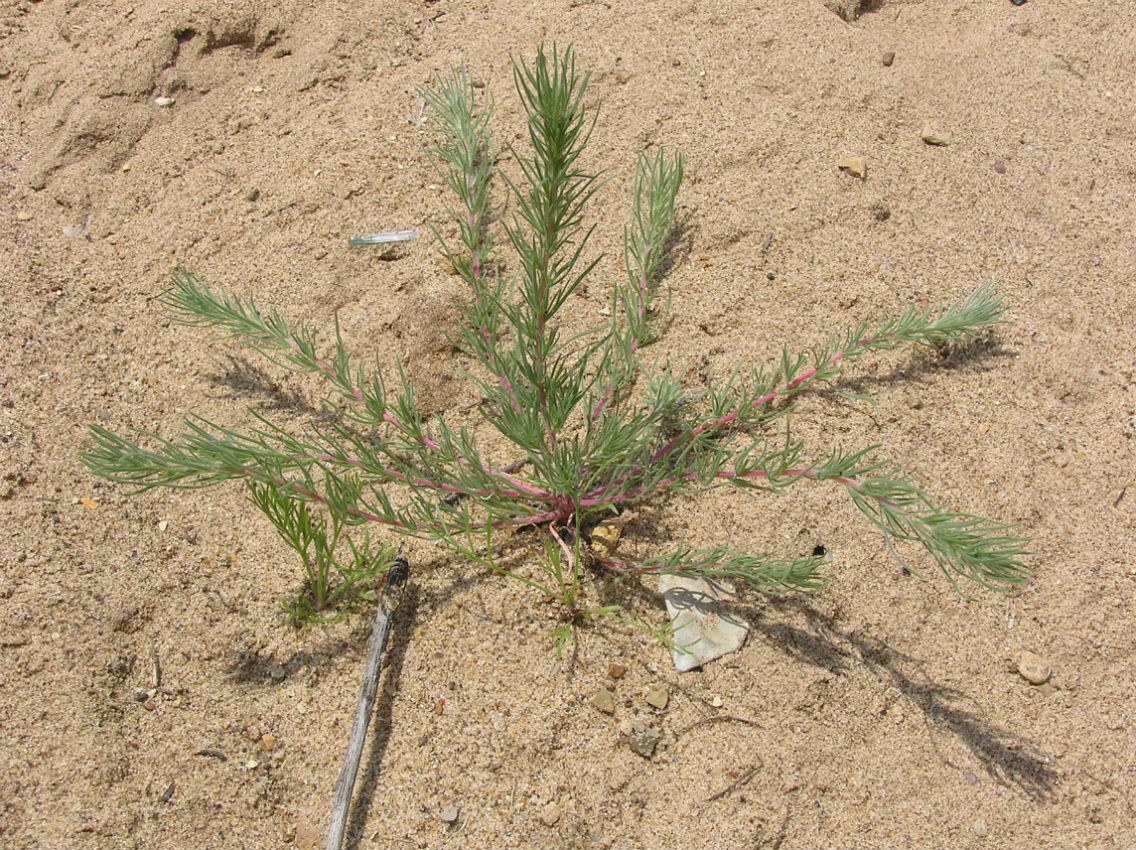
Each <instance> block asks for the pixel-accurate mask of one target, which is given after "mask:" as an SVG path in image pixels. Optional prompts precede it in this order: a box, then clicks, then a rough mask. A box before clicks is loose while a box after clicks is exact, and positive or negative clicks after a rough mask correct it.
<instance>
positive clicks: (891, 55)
mask: <svg viewBox="0 0 1136 850" xmlns="http://www.w3.org/2000/svg"><path fill="white" fill-rule="evenodd" d="M881 61H882V62H883V63H884V67H885V68H890V67H891V63H892V62H894V61H895V51H894V50H889V51H887V52H886V53H885V54H884V55H883V59H882V60H881Z"/></svg>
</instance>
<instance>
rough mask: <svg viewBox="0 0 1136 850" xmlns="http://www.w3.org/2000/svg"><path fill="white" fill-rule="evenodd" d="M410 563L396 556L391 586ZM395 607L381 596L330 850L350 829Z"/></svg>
mask: <svg viewBox="0 0 1136 850" xmlns="http://www.w3.org/2000/svg"><path fill="white" fill-rule="evenodd" d="M408 570H409V565H408V564H407V562H406V558H404V557H403V556H402V555H401V554H400V555H398V556H396V557H395V563H394V565H393V566H392V567H391V568H390V569H389V570H388V571H387V575H386V577H385V581H386V586H387V587H388V588H398V587H401V586H402V584H403V583H404V582H405V581H406V574H407V571H408ZM391 613H392V609H390V608H388V607H387V600H386V596H385V595H383V596H380V597H379V610H378V611H377V612H376V613H375V624H374V625H373V626H372V627H371V645H370V647H369V649H368V650H367V666H366V667H364V668H363V685H362V687H361V688H360V689H359V701H358V702H357V703H356V705H355V722H354V723H353V724H352V726H351V737H350V738H348V739H347V754H346V755H345V756H344V757H343V769H342V770H340V771H339V780H338V781H337V782H336V783H335V800H334V802H332V804H331V826H330V828H329V829H328V833H327V850H339V848H340V846H341V845H342V844H343V833H344V831H345V830H346V828H347V810H348V809H349V808H350V807H351V792H352V791H354V789H355V775H356V774H357V773H358V772H359V760H360V759H361V758H362V757H363V744H364V742H365V741H366V739H367V727H368V726H370V724H371V710H372V709H373V708H374V707H375V693H376V692H377V691H378V687H379V676H380V674H381V673H382V669H383V666H382V665H383V651H384V650H385V649H386V645H387V636H388V635H389V634H390V626H391Z"/></svg>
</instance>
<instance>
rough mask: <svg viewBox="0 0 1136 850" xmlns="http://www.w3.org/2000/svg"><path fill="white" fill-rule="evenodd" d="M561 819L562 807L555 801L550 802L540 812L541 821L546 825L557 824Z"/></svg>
mask: <svg viewBox="0 0 1136 850" xmlns="http://www.w3.org/2000/svg"><path fill="white" fill-rule="evenodd" d="M559 820H560V807H559V806H558V805H556V804H555V803H549V804H548V805H547V806H545V807H544V808H543V809H542V810H541V812H540V822H541V823H543V824H544V825H545V826H556V823H557V821H559Z"/></svg>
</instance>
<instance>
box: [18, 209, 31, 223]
mask: <svg viewBox="0 0 1136 850" xmlns="http://www.w3.org/2000/svg"><path fill="white" fill-rule="evenodd" d="M31 220H32V214H31V213H30V212H28V211H27V210H19V211H17V212H16V221H31Z"/></svg>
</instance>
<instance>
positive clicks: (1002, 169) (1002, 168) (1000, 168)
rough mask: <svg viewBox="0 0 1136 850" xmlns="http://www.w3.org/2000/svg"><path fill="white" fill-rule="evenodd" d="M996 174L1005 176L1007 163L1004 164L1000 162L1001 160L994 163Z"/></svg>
mask: <svg viewBox="0 0 1136 850" xmlns="http://www.w3.org/2000/svg"><path fill="white" fill-rule="evenodd" d="M994 173H995V174H1005V173H1006V163H1004V162H1002V160H1000V159H999V160H995V161H994Z"/></svg>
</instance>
